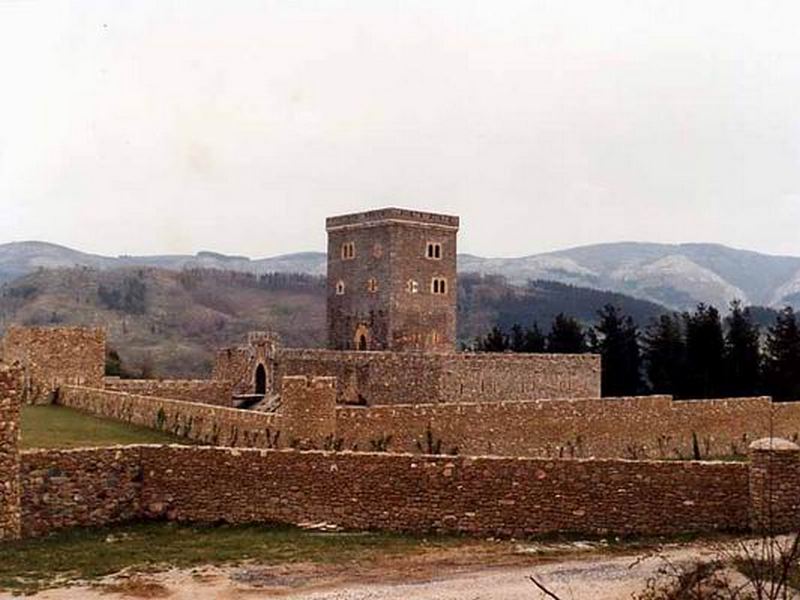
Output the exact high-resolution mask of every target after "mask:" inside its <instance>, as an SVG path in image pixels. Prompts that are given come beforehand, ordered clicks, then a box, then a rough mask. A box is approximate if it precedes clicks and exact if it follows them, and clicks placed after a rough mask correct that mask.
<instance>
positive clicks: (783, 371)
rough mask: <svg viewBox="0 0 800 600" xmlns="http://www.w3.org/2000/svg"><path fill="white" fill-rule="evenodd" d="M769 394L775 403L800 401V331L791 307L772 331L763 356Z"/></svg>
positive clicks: (781, 316) (784, 312) (778, 318)
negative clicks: (776, 401) (778, 401)
mask: <svg viewBox="0 0 800 600" xmlns="http://www.w3.org/2000/svg"><path fill="white" fill-rule="evenodd" d="M764 361H765V364H764V375H765V379H766V383H767V386H766V387H767V391H768V392H769V393H770V394H771V395H772V397H773V398H775V399H776V400H798V399H800V330H798V325H797V318H796V316H795V313H794V310H792V308H791V307H788V306H787V307H786V308H785V309H783V310H782V311H781V312H780V313H778V316H777V318H776V320H775V325H773V326H772V327H770V328H769V333H768V335H767V342H766V347H765V357H764Z"/></svg>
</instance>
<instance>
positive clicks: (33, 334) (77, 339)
mask: <svg viewBox="0 0 800 600" xmlns="http://www.w3.org/2000/svg"><path fill="white" fill-rule="evenodd" d="M2 357H3V361H4V362H6V363H9V364H11V363H14V362H17V363H19V364H20V365H21V366H22V368H23V402H28V403H37V402H43V403H49V402H50V401H52V398H53V396H54V395H55V392H56V390H57V389H58V387H59V386H61V385H63V384H71V385H85V386H89V387H102V386H103V377H104V375H105V360H106V334H105V331H104V330H103V329H94V328H86V327H10V328H9V329H8V331H6V334H5V337H4V338H3V343H2Z"/></svg>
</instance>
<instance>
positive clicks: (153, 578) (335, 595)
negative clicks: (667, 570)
mask: <svg viewBox="0 0 800 600" xmlns="http://www.w3.org/2000/svg"><path fill="white" fill-rule="evenodd" d="M536 549H538V548H536ZM536 549H535V550H536ZM556 550H558V549H556ZM544 551H546V552H549V549H548V548H544ZM709 554H710V551H709V550H708V549H707V548H705V547H704V546H702V545H692V546H683V547H672V548H670V549H668V550H665V555H666V556H667V557H668V558H669V559H670V560H671V561H673V562H680V561H690V560H692V559H697V558H702V557H703V556H708V555H709ZM487 563H488V564H489V565H491V566H486V565H487ZM662 564H663V562H662V561H661V560H660V559H655V558H649V559H644V560H641V555H636V554H626V555H618V554H617V555H608V554H599V553H598V552H597V550H596V549H592V548H585V549H583V550H581V548H573V549H572V550H571V551H569V552H564V553H562V554H560V557H558V558H553V557H547V558H544V557H542V556H536V555H535V554H532V555H526V554H525V553H524V552H523V553H522V554H515V555H509V556H497V555H494V554H493V553H492V551H491V550H490V549H480V548H477V549H476V548H473V549H470V552H469V553H468V554H465V553H464V551H463V549H461V551H458V550H437V551H434V552H430V553H423V554H416V555H414V556H408V557H397V558H384V559H382V560H380V561H378V562H377V563H375V564H369V565H367V564H358V565H352V564H349V565H339V566H337V565H318V564H316V565H314V564H291V565H281V566H270V567H263V566H258V565H243V566H234V567H224V568H219V567H204V568H199V569H191V570H171V571H167V572H164V573H153V574H145V575H142V574H135V575H127V576H126V575H125V574H121V575H117V576H113V577H110V578H106V579H104V580H103V581H101V582H100V583H99V584H95V585H92V586H90V587H70V588H60V589H53V590H48V591H45V592H41V593H39V594H36V595H34V596H32V598H35V599H37V600H79V599H80V600H83V599H86V600H100V599H103V600H114V599H115V598H169V599H170V600H232V599H237V600H239V599H242V600H246V599H255V598H280V599H282V600H378V599H380V600H489V599H491V600H538V599H542V598H545V596H544V595H543V594H542V593H541V592H539V591H538V590H537V589H536V588H535V587H534V586H533V584H532V583H531V582H530V581H529V580H528V577H529V575H531V574H535V575H536V576H537V578H538V579H539V580H540V581H543V582H545V583H546V585H547V586H548V587H550V588H551V589H552V590H553V591H555V592H556V593H558V594H559V595H560V596H561V597H562V598H564V599H565V600H584V599H585V600H622V599H625V598H630V597H631V594H633V593H635V592H639V591H641V590H642V589H643V588H644V585H645V582H646V580H647V579H648V577H651V576H652V575H654V574H655V573H656V570H657V569H658V568H659V566H661V565H662ZM0 598H11V596H1V595H0Z"/></svg>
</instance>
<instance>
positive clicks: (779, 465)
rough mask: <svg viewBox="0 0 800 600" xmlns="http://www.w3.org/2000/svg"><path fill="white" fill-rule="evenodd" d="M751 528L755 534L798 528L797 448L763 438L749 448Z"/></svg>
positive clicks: (799, 484) (799, 450)
mask: <svg viewBox="0 0 800 600" xmlns="http://www.w3.org/2000/svg"><path fill="white" fill-rule="evenodd" d="M750 525H751V527H752V529H753V530H754V531H756V532H760V533H761V532H764V533H767V534H769V533H773V532H777V531H793V530H796V529H797V527H798V526H800V447H798V446H797V445H796V444H794V443H792V442H789V441H787V440H783V439H779V438H778V439H776V438H766V439H762V440H757V441H755V442H753V444H751V445H750Z"/></svg>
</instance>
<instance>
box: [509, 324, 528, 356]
mask: <svg viewBox="0 0 800 600" xmlns="http://www.w3.org/2000/svg"><path fill="white" fill-rule="evenodd" d="M508 347H509V349H510V350H511V351H512V352H525V329H523V327H522V325H520V324H519V323H515V324H514V326H513V327H512V328H511V336H510V339H509V342H508Z"/></svg>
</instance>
